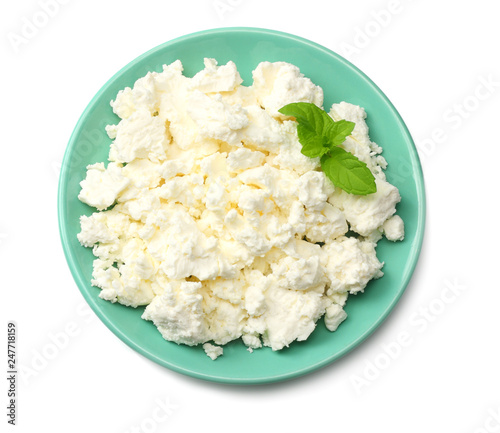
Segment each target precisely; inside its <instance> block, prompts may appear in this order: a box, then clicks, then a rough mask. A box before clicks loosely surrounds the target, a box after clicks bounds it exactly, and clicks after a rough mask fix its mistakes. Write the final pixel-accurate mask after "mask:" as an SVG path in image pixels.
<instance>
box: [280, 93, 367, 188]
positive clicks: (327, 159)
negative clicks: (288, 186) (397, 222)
mask: <svg viewBox="0 0 500 433" xmlns="http://www.w3.org/2000/svg"><path fill="white" fill-rule="evenodd" d="M278 111H279V112H280V113H281V114H284V115H285V116H292V117H295V119H296V121H297V122H298V125H297V136H298V138H299V141H300V143H301V144H302V150H301V152H302V154H304V155H305V156H308V157H310V158H318V157H319V158H321V159H320V161H321V168H322V169H323V171H324V172H325V174H326V176H327V177H328V178H329V179H330V180H331V181H332V182H333V184H334V185H335V186H338V187H339V188H342V189H343V190H344V191H346V192H348V193H351V194H358V195H366V194H371V193H374V192H376V191H377V186H376V184H375V177H374V176H373V174H372V172H371V171H370V169H369V168H368V167H367V166H366V164H365V163H364V162H362V161H360V160H359V159H358V158H357V157H356V156H355V155H353V154H352V153H349V152H347V151H346V150H344V149H342V148H340V147H338V146H340V145H341V144H342V143H343V142H344V141H345V139H346V138H347V137H348V136H349V135H351V133H352V131H353V130H354V127H355V126H356V125H355V124H354V123H353V122H349V121H348V120H339V121H335V120H333V119H332V118H331V117H330V116H329V115H328V113H327V112H326V111H324V110H323V109H321V108H319V107H318V106H316V105H315V104H312V103H309V102H293V103H291V104H288V105H285V106H284V107H281V108H280V109H279V110H278Z"/></svg>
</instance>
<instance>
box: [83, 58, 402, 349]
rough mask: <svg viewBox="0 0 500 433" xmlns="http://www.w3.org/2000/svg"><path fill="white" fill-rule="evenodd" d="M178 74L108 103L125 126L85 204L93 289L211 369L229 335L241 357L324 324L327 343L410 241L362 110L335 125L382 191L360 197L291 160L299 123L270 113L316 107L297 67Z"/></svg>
mask: <svg viewBox="0 0 500 433" xmlns="http://www.w3.org/2000/svg"><path fill="white" fill-rule="evenodd" d="M182 71H183V68H182V64H181V62H180V61H176V62H174V63H172V64H170V65H165V66H164V67H163V71H162V72H159V73H157V72H152V73H148V74H147V75H146V76H145V77H143V78H141V79H139V80H137V81H136V83H135V84H134V86H133V87H132V88H126V89H124V90H122V91H120V92H119V93H118V95H117V96H116V98H115V100H114V101H112V102H111V106H112V108H113V110H114V112H115V113H116V114H117V115H118V116H119V117H120V119H121V120H120V122H119V123H118V124H116V125H109V126H108V127H107V128H106V130H107V132H108V135H109V137H110V139H111V140H112V141H111V145H110V152H109V162H108V164H107V166H105V164H104V163H102V162H98V163H96V164H93V165H89V166H88V167H87V175H86V178H85V179H84V180H83V181H82V182H81V187H82V189H81V192H80V194H79V199H80V200H81V201H83V202H84V203H86V204H88V205H89V206H92V207H94V208H96V209H97V212H94V213H93V214H91V215H90V216H82V217H81V219H80V224H81V232H80V233H79V234H78V239H79V241H80V242H81V244H82V245H83V246H85V247H92V248H93V253H94V255H95V256H96V259H95V261H94V267H93V274H92V284H93V285H95V286H97V287H99V288H100V289H101V292H100V297H101V298H103V299H106V300H108V301H110V302H119V303H121V304H124V305H127V306H132V307H138V306H145V309H144V313H143V315H142V318H143V319H145V320H148V321H151V322H152V323H154V325H155V326H156V327H157V328H158V331H159V332H160V333H161V334H162V336H163V337H164V338H165V339H166V340H169V341H173V342H176V343H179V344H186V345H190V346H192V345H198V344H202V345H203V348H204V349H205V352H206V353H207V355H208V356H209V357H210V358H212V359H216V358H217V357H218V356H220V355H221V354H222V352H223V349H222V347H220V346H223V345H224V344H227V343H228V342H230V341H232V340H235V339H238V338H242V340H243V342H244V344H245V345H247V346H248V349H249V351H250V352H251V351H252V350H253V349H257V348H260V347H262V346H268V347H270V348H272V350H280V349H283V348H285V347H287V346H289V345H290V344H291V343H292V342H293V341H295V340H298V341H301V340H305V339H307V338H308V337H309V335H310V334H311V332H313V330H314V329H315V327H316V326H317V322H318V320H319V319H320V318H321V317H324V321H325V325H326V327H327V329H329V330H330V331H335V330H336V329H337V327H338V326H339V325H340V324H341V323H342V321H343V320H345V319H346V317H347V315H346V313H345V311H344V309H343V307H344V305H345V302H346V300H347V298H348V296H349V295H352V294H356V293H359V292H363V290H364V289H365V288H366V286H367V284H368V283H369V281H370V280H372V279H374V278H379V277H381V276H382V275H383V272H382V270H381V269H382V266H383V264H382V263H381V262H380V261H379V260H378V258H377V256H376V251H375V248H376V243H377V242H378V240H379V239H380V238H381V237H382V236H383V235H385V236H386V237H387V239H389V240H392V241H396V240H402V239H403V237H404V224H403V220H402V219H401V218H400V217H399V216H397V215H395V212H396V204H397V203H398V202H399V201H400V195H399V192H398V190H397V188H396V187H395V186H393V185H391V184H390V183H388V182H387V180H386V178H385V174H384V171H383V170H384V169H385V167H386V162H385V159H384V158H383V157H382V156H381V155H380V153H381V151H382V149H381V148H380V147H379V146H378V145H376V144H375V143H373V142H371V141H370V139H369V136H368V127H367V125H366V122H365V118H366V113H365V111H364V110H363V109H362V108H361V107H358V106H355V105H352V104H349V103H346V102H341V103H339V104H333V106H332V107H331V109H330V112H329V114H330V115H331V116H332V117H333V118H334V119H335V120H338V119H347V120H351V121H353V122H355V123H356V127H355V128H354V131H353V133H352V135H351V136H349V137H348V138H347V139H346V141H345V142H344V143H343V144H342V146H343V147H344V148H345V149H346V150H348V151H350V152H352V153H354V154H355V155H356V156H357V157H358V158H359V159H361V160H362V161H364V162H365V163H366V164H367V165H368V167H369V168H370V169H371V171H372V172H373V174H374V176H375V178H376V183H377V192H376V193H374V194H371V195H368V196H355V195H351V194H347V193H345V192H344V191H342V190H340V189H336V188H335V187H334V186H333V184H332V183H331V182H330V180H329V179H327V178H326V177H325V175H324V173H323V172H322V171H321V169H320V165H319V161H318V159H313V158H307V157H305V156H304V155H303V154H302V153H301V152H300V150H301V144H300V143H299V141H298V138H297V132H296V123H295V122H294V121H292V120H291V119H288V118H286V117H284V116H283V115H281V114H280V113H279V112H278V110H279V108H281V107H282V106H284V105H286V104H287V103H290V102H298V101H303V102H312V103H314V104H316V105H318V106H320V107H322V105H323V91H322V89H321V88H320V87H318V86H316V85H315V84H314V83H312V81H311V80H309V79H308V78H306V77H304V76H303V75H302V74H301V73H300V71H299V69H298V68H297V67H295V66H293V65H291V64H288V63H284V62H276V63H270V62H263V63H260V64H259V65H258V66H257V67H256V69H255V70H254V72H253V84H252V85H251V86H243V85H241V83H242V79H241V77H240V75H239V73H238V71H237V69H236V66H235V64H234V63H233V62H228V63H227V64H226V65H222V66H219V65H218V64H217V62H216V61H215V60H213V59H205V68H204V69H203V70H202V71H200V72H199V73H197V74H196V75H195V76H194V77H193V78H187V77H185V76H184V75H183V73H182Z"/></svg>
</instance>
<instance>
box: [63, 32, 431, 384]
mask: <svg viewBox="0 0 500 433" xmlns="http://www.w3.org/2000/svg"><path fill="white" fill-rule="evenodd" d="M222 33H224V34H226V35H227V33H252V34H255V33H257V34H266V35H271V36H273V37H278V38H282V39H290V40H292V41H294V42H299V43H301V44H305V45H309V46H311V47H313V48H314V49H315V50H321V51H323V52H324V53H325V54H327V55H329V56H331V57H334V58H335V59H336V60H337V61H338V62H340V63H342V64H343V65H344V66H346V67H348V68H349V69H350V70H351V71H352V72H354V73H355V74H356V75H358V76H359V77H361V78H362V79H363V80H364V81H366V82H367V83H368V84H369V85H370V86H371V87H372V88H373V89H374V91H375V93H377V94H378V95H379V96H380V97H381V98H382V99H383V100H384V103H385V104H386V105H388V107H389V108H390V110H391V112H392V113H393V114H394V115H395V117H396V118H397V120H398V122H399V124H400V126H401V130H402V131H401V132H402V134H403V135H405V136H406V138H407V140H408V142H409V146H408V150H409V153H410V158H411V163H412V167H413V171H414V172H416V173H417V174H418V176H416V177H415V178H414V181H415V189H416V195H417V201H418V206H417V209H418V213H417V216H416V221H417V225H416V228H415V241H414V247H413V248H412V249H411V250H410V254H409V256H408V259H407V263H411V265H410V266H409V267H407V269H406V273H405V274H404V275H402V277H401V285H400V290H399V291H398V292H397V294H396V295H395V296H394V297H393V298H392V301H391V302H390V303H389V304H388V305H387V308H386V309H385V310H384V311H383V312H382V313H381V314H380V315H379V316H378V319H377V320H376V321H374V323H372V324H371V326H370V327H369V328H368V329H367V330H366V331H365V332H364V333H363V334H361V335H360V336H359V337H358V338H357V339H355V340H354V341H352V342H351V344H349V345H347V346H345V347H344V348H343V349H342V350H340V351H339V352H337V353H335V354H332V355H330V356H328V357H326V358H324V359H322V360H321V361H318V362H316V363H313V364H311V365H308V366H307V367H304V368H301V369H297V370H294V371H293V372H287V373H283V374H274V375H262V376H259V377H251V378H240V377H237V378H233V377H227V376H219V375H213V374H207V373H202V372H199V371H194V370H191V369H188V368H183V367H181V366H178V365H177V364H172V363H170V362H168V361H167V360H165V359H162V358H160V357H159V356H158V355H156V354H154V353H151V352H150V351H148V350H146V349H145V348H143V347H141V346H140V345H138V344H137V343H136V342H135V341H133V340H131V339H130V338H129V337H128V336H127V335H126V334H125V333H124V332H123V331H121V330H120V329H119V328H118V327H117V326H116V325H115V324H114V323H113V321H111V320H110V319H109V318H108V317H107V316H106V314H105V313H103V311H102V310H101V308H100V307H99V305H98V303H97V300H96V299H94V297H93V296H91V295H90V293H89V291H86V290H83V289H82V287H84V286H86V285H87V284H88V281H83V279H82V276H81V275H80V274H79V273H78V272H77V271H76V269H77V266H76V263H75V257H73V254H72V252H71V249H70V247H69V243H70V240H69V237H68V233H67V232H66V231H65V226H66V225H67V220H66V217H65V211H66V209H67V207H66V206H65V204H64V198H65V197H66V193H67V183H65V179H66V177H67V175H68V171H69V164H67V159H68V158H69V155H70V151H71V149H72V147H73V146H71V144H72V143H73V142H74V140H75V138H76V137H77V136H78V135H79V133H80V131H81V129H82V127H83V125H84V120H85V118H86V117H87V115H88V113H89V112H90V111H91V109H92V108H93V106H94V105H95V104H96V103H97V100H98V99H100V97H101V95H102V94H103V93H104V92H105V91H106V90H107V88H108V87H109V86H110V85H111V84H112V83H113V82H114V80H115V79H116V78H117V77H118V76H120V75H121V74H122V73H124V72H125V71H127V70H128V69H130V68H131V67H133V66H134V65H135V64H137V63H139V62H141V61H142V60H143V59H144V58H147V57H148V56H150V55H152V54H153V53H155V52H157V51H160V50H163V49H165V48H167V47H168V46H170V45H173V44H176V43H179V42H186V41H189V39H196V38H199V37H203V36H207V35H213V34H222ZM57 215H58V227H59V234H60V241H61V243H62V247H63V252H64V255H65V258H66V262H67V265H68V267H69V269H70V272H71V274H72V276H73V279H74V280H75V282H76V285H77V287H78V290H79V292H80V293H81V294H82V296H83V297H84V299H85V301H86V302H87V304H88V305H89V306H90V307H91V309H92V310H93V311H94V313H95V314H96V315H97V316H98V318H99V320H101V321H102V322H103V323H104V325H106V327H107V328H108V329H109V330H110V331H111V332H113V333H114V334H115V335H116V336H117V337H118V338H119V339H120V340H121V341H122V342H124V343H125V344H127V345H128V346H129V347H130V348H131V349H133V350H134V351H136V352H138V353H140V354H141V355H143V356H144V357H146V358H148V359H149V360H150V361H153V362H155V363H157V364H159V365H161V366H163V367H166V368H168V369H170V370H172V371H175V372H177V373H181V374H184V375H187V376H190V377H195V378H198V379H203V380H206V381H211V382H219V383H228V384H234V385H238V384H239V385H242V384H243V385H244V384H264V383H272V382H281V381H284V380H290V379H293V378H296V377H300V376H304V375H306V374H308V373H311V372H313V371H316V370H318V369H321V368H323V367H325V366H327V365H329V364H332V363H333V362H334V361H336V360H338V359H340V358H342V357H344V356H345V355H347V354H348V353H349V352H351V351H352V350H353V349H355V348H356V347H359V346H360V345H361V343H362V342H363V341H364V340H366V339H367V338H368V337H370V336H371V335H372V334H373V332H374V331H375V330H376V329H378V328H379V327H380V326H381V325H382V323H383V322H384V321H385V320H386V319H387V317H388V315H389V314H390V313H391V312H392V311H393V309H394V307H395V306H396V304H397V303H398V302H399V300H400V298H401V297H402V295H403V293H405V292H406V289H407V287H408V284H409V282H410V280H411V277H412V275H413V273H414V271H415V268H416V266H417V264H418V261H419V257H420V253H421V250H422V245H423V240H424V232H425V222H426V193H425V181H424V176H423V170H422V165H421V161H420V158H419V156H418V152H417V148H416V145H415V142H414V140H413V138H412V136H411V134H410V131H409V129H408V127H407V125H406V123H405V122H404V120H403V118H402V117H401V115H400V113H399V111H398V110H397V109H396V107H395V106H394V105H393V104H392V102H391V101H390V100H389V98H388V97H387V96H386V94H385V93H384V92H383V91H382V90H381V89H380V88H379V87H378V86H377V85H376V84H375V82H374V81H373V80H372V79H371V78H370V77H368V76H367V75H366V74H365V73H364V72H363V71H361V69H359V68H358V67H357V66H355V65H354V64H352V63H351V62H350V61H349V60H347V59H345V58H344V57H342V56H341V55H339V54H338V53H336V52H335V51H333V50H331V49H329V48H327V47H325V46H323V45H321V44H319V43H317V42H314V41H312V40H309V39H306V38H304V37H301V36H298V35H294V34H291V33H287V32H283V31H279V30H273V29H269V28H260V27H217V28H211V29H206V30H201V31H196V32H192V33H188V34H185V35H182V36H179V37H176V38H174V39H171V40H169V41H166V42H163V43H161V44H159V45H157V46H155V47H153V48H151V49H149V50H147V51H146V52H144V53H143V54H141V55H139V56H137V57H135V58H134V59H132V60H131V61H130V62H128V63H127V64H126V65H124V66H123V67H122V68H120V69H119V70H118V71H117V72H116V73H114V74H113V75H112V76H111V78H109V79H108V80H107V81H106V82H105V83H104V84H103V85H102V86H101V88H100V89H99V90H98V91H97V92H96V93H95V95H94V96H93V97H92V99H91V100H90V101H89V103H88V104H87V106H86V107H85V109H84V110H83V112H82V113H81V115H80V116H79V118H78V121H77V122H76V125H75V127H74V128H73V131H72V133H71V135H70V138H69V140H68V143H67V145H66V149H65V152H64V156H63V160H62V164H61V171H60V174H59V182H58V194H57Z"/></svg>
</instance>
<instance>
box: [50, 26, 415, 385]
mask: <svg viewBox="0 0 500 433" xmlns="http://www.w3.org/2000/svg"><path fill="white" fill-rule="evenodd" d="M204 57H212V58H215V59H216V60H217V61H218V62H219V64H220V65H221V64H225V63H226V62H228V61H229V60H232V61H234V62H235V63H236V66H237V68H238V71H239V72H240V74H241V76H242V78H243V80H244V82H243V84H244V85H249V84H251V82H252V70H253V69H255V67H256V66H257V64H258V63H259V62H261V61H265V60H267V61H271V62H273V61H285V62H289V63H292V64H294V65H297V66H298V67H299V68H300V70H301V72H302V73H304V74H305V75H306V76H307V77H309V78H310V79H311V80H312V81H313V82H314V83H315V84H317V85H320V86H321V87H322V88H323V90H324V94H325V98H324V107H325V108H327V109H328V108H329V107H330V106H331V104H332V103H334V102H341V101H347V102H350V103H353V104H356V105H361V106H362V107H364V108H365V109H366V112H367V113H368V118H367V123H368V125H369V127H370V137H371V139H372V140H373V141H375V142H376V143H377V144H379V145H381V146H382V147H383V149H384V152H383V155H384V157H385V158H386V159H387V161H388V163H389V166H388V169H387V171H386V174H387V178H388V181H389V182H391V183H392V184H394V185H396V186H397V187H398V188H399V190H400V193H401V196H402V201H401V203H399V205H398V209H397V212H398V214H399V215H400V216H401V217H402V218H403V220H404V222H405V229H406V235H405V239H404V241H403V242H397V243H392V242H389V241H387V240H385V239H383V240H381V241H380V242H379V244H378V247H377V255H378V257H379V260H381V261H384V262H385V266H384V268H383V271H384V273H385V275H384V277H383V278H381V279H379V280H375V281H372V282H370V283H369V285H368V287H367V288H366V290H365V293H363V294H359V295H357V296H350V297H349V299H348V302H347V304H346V308H345V310H346V312H347V314H348V318H347V320H346V321H345V322H343V323H342V324H341V325H340V327H339V328H338V330H337V331H335V332H333V333H332V332H329V331H328V330H327V329H326V327H325V326H324V323H323V320H320V321H318V324H317V327H316V329H315V330H314V332H313V333H312V335H311V336H310V337H309V339H308V340H307V341H305V342H294V343H292V344H291V345H290V347H289V348H286V349H284V350H281V351H276V352H273V351H272V350H271V349H269V348H262V349H258V350H254V351H253V353H250V352H249V351H247V349H246V346H244V345H243V343H242V342H241V340H237V341H233V342H231V343H229V344H228V345H226V346H224V355H223V356H221V357H219V358H218V359H217V360H216V361H212V360H211V359H209V358H208V357H207V356H206V355H205V353H204V351H203V348H202V347H201V346H197V347H188V346H184V345H177V344H176V343H172V342H168V341H166V340H164V339H163V338H162V336H161V335H160V333H159V332H158V330H157V329H156V327H155V326H154V325H153V323H152V322H148V321H145V320H142V319H141V318H140V316H141V314H142V311H143V309H144V308H137V309H134V308H130V307H125V306H122V305H120V304H112V303H110V302H107V301H104V300H102V299H100V298H99V297H98V294H99V291H100V289H98V288H96V287H93V286H91V284H90V280H91V275H92V261H93V260H94V256H93V255H92V250H91V249H90V248H84V247H82V246H81V245H80V243H79V242H78V240H77V237H76V235H77V233H79V231H80V225H79V217H80V215H84V214H85V215H90V214H91V213H92V211H93V209H91V208H90V207H88V206H86V205H85V204H83V203H81V202H80V201H79V200H78V198H77V196H78V193H79V191H80V185H79V183H80V181H81V180H83V179H84V178H85V175H86V166H87V165H88V164H93V163H95V162H100V161H106V160H107V156H108V151H109V144H110V139H109V138H108V137H107V135H106V132H105V130H104V127H105V126H106V125H107V124H114V123H117V121H118V120H119V119H118V117H117V116H116V115H115V114H114V113H113V112H112V109H111V107H110V105H109V102H110V101H111V100H112V99H114V98H115V97H116V94H117V93H118V91H119V90H121V89H123V88H125V87H126V86H133V84H134V82H135V81H136V80H137V79H138V78H140V77H142V76H144V75H145V74H146V73H147V72H148V71H158V72H160V71H161V70H162V65H163V64H169V63H171V62H173V61H175V60H177V59H180V60H181V61H182V64H183V65H184V73H185V75H187V76H189V77H192V76H193V75H194V74H195V73H196V72H198V71H199V70H201V69H203V58H204ZM58 217H59V230H60V235H61V241H62V245H63V249H64V253H65V256H66V259H67V262H68V265H69V268H70V269H71V273H72V275H73V277H74V279H75V281H76V284H77V286H78V288H79V289H80V291H81V293H82V295H83V297H84V298H85V300H86V301H87V303H88V304H89V305H90V307H91V308H92V309H93V310H94V312H95V313H96V314H97V316H98V317H99V318H100V319H101V320H102V321H103V322H104V324H105V325H106V326H107V327H108V328H109V329H110V330H111V331H112V332H113V333H115V334H116V335H117V336H118V337H119V338H120V339H121V340H123V342H125V343H126V344H128V345H129V346H130V347H131V348H132V349H134V350H136V351H137V352H139V353H141V354H142V355H144V356H146V357H147V358H149V359H150V360H152V361H154V362H156V363H158V364H160V365H162V366H164V367H167V368H169V369H171V370H174V371H177V372H179V373H183V374H186V375H189V376H193V377H197V378H200V379H206V380H210V381H216V382H225V383H239V384H243V383H246V384H249V383H252V384H255V383H268V382H276V381H282V380H286V379H291V378H295V377H298V376H301V375H304V374H306V373H310V372H312V371H315V370H317V369H319V368H321V367H324V366H326V365H328V364H330V363H332V362H333V361H335V360H338V359H339V358H340V357H342V356H343V355H345V354H346V353H348V352H349V351H351V350H352V349H353V348H355V347H356V346H358V345H359V344H360V343H361V342H362V341H363V340H365V339H366V338H367V337H368V336H369V335H370V334H372V333H373V331H374V330H375V329H376V328H377V327H378V326H379V325H380V324H381V323H382V322H383V320H384V319H385V318H386V317H387V315H388V314H389V313H390V312H391V310H392V309H393V308H394V306H395V305H396V304H397V302H398V300H399V299H400V297H401V295H402V294H403V292H404V290H405V288H406V286H407V285H408V282H409V280H410V278H411V275H412V273H413V270H414V268H415V266H416V263H417V260H418V256H419V253H420V249H421V245H422V239H423V233H424V221H425V192H424V183H423V176H422V170H421V166H420V161H419V159H418V155H417V151H416V148H415V145H414V143H413V140H412V138H411V136H410V133H409V132H408V129H407V128H406V126H405V124H404V122H403V120H402V119H401V117H400V115H399V114H398V112H397V111H396V109H395V108H394V106H393V105H392V104H391V102H390V101H389V100H388V98H387V97H386V96H385V95H384V94H383V93H382V91H381V90H380V89H379V88H378V87H377V86H376V85H375V84H374V83H373V82H372V81H371V80H370V79H369V78H368V77H367V76H366V75H365V74H363V73H362V72H361V71H360V70H359V69H357V68H356V67H355V66H353V65H352V64H351V63H349V62H348V61H347V60H345V59H344V58H342V57H341V56H339V55H338V54H336V53H334V52H332V51H331V50H329V49H327V48H325V47H323V46H320V45H318V44H316V43H314V42H311V41H309V40H306V39H303V38H300V37H298V36H294V35H291V34H286V33H281V32H277V31H273V30H267V29H259V28H222V29H212V30H206V31H202V32H198V33H193V34H189V35H186V36H183V37H180V38H178V39H174V40H172V41H170V42H167V43H164V44H162V45H160V46H158V47H156V48H154V49H152V50H150V51H148V52H146V53H145V54H143V55H141V56H140V57H138V58H136V59H135V60H133V61H132V62H130V63H129V64H128V65H126V66H125V67H124V68H123V69H121V70H120V71H119V72H118V73H116V74H115V75H114V76H113V77H112V78H111V79H110V80H109V81H108V82H107V83H106V84H105V85H104V86H103V87H102V88H101V89H100V90H99V92H98V93H97V94H96V95H95V96H94V98H93V99H92V100H91V101H90V103H89V105H88V106H87V108H86V109H85V111H84V112H83V114H82V115H81V117H80V119H79V120H78V122H77V125H76V127H75V129H74V131H73V134H72V135H71V138H70V140H69V143H68V146H67V149H66V152H65V155H64V159H63V162H62V167H61V174H60V179H59V190H58Z"/></svg>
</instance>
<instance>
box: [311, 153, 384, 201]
mask: <svg viewBox="0 0 500 433" xmlns="http://www.w3.org/2000/svg"><path fill="white" fill-rule="evenodd" d="M321 168H322V170H323V172H324V173H325V174H326V176H327V177H328V178H329V179H330V180H331V181H332V182H333V184H334V185H336V186H338V187H339V188H342V189H343V190H344V191H346V192H348V193H351V194H357V195H367V194H371V193H374V192H376V191H377V186H376V184H375V178H374V177H373V174H372V172H371V171H370V169H369V168H368V167H367V166H366V164H365V163H364V162H363V161H360V160H359V159H358V158H356V156H354V155H353V154H352V153H350V152H347V151H346V150H344V149H342V148H341V147H334V148H333V149H331V150H330V152H329V154H328V155H324V156H323V157H322V158H321Z"/></svg>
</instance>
